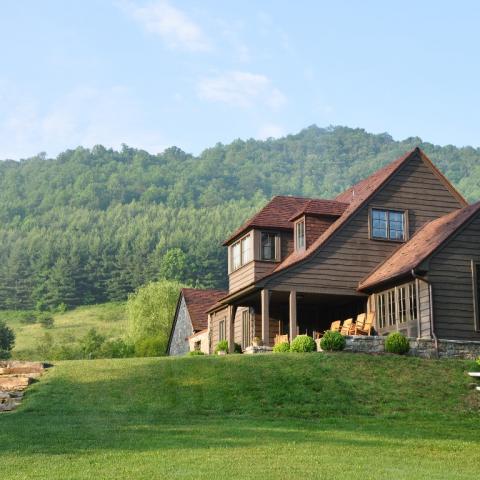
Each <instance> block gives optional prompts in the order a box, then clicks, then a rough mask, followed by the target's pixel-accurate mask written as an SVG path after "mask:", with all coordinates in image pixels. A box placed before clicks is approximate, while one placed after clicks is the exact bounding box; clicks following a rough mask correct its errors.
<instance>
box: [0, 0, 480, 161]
mask: <svg viewBox="0 0 480 480" xmlns="http://www.w3.org/2000/svg"><path fill="white" fill-rule="evenodd" d="M0 52H1V58H0V158H14V159H17V158H22V157H26V156H31V155H34V154H36V153H38V152H41V151H46V152H47V154H48V155H56V154H57V153H59V152H60V151H62V150H64V149H66V148H74V147H76V146H78V145H84V146H92V145H95V144H98V143H102V144H104V145H106V146H113V147H118V146H120V145H121V144H122V143H126V144H128V145H130V146H135V147H142V148H145V149H147V150H149V151H151V152H152V153H156V152H159V151H161V150H163V149H164V148H166V147H168V146H171V145H177V146H179V147H180V148H182V149H184V150H186V151H189V152H193V153H198V152H200V151H201V150H202V149H203V148H205V147H208V146H213V145H214V144H215V143H216V142H219V141H221V142H224V143H225V142H230V141H231V140H233V139H235V138H239V137H240V138H250V137H254V138H267V137H269V136H272V137H278V136H281V135H284V134H286V133H295V132H297V131H298V130H300V129H301V128H304V127H306V126H308V125H311V124H313V123H316V124H317V125H319V126H328V125H347V126H351V127H362V128H365V129H366V130H368V131H371V132H375V133H379V132H389V133H390V134H392V135H393V136H394V138H396V139H403V138H405V137H408V136H417V135H418V136H421V137H422V138H423V139H424V140H427V141H431V142H434V143H438V144H441V145H444V144H448V143H452V144H455V145H458V146H462V145H473V146H480V121H479V120H480V118H479V117H480V2H478V1H473V0H472V1H466V0H465V1H464V0H458V1H455V2H454V1H438V0H437V1H420V0H417V1H406V0H402V1H396V2H395V1H389V2H386V1H368V0H363V1H338V0H336V1H302V0H299V1H296V2H292V1H280V0H276V1H273V0H272V1H260V0H259V1H248V0H242V1H225V0H223V1H209V0H202V1H197V2H194V1H180V0H168V1H167V0H166V1H164V0H152V1H150V2H149V1H146V2H145V1H141V0H125V1H121V0H118V1H115V0H90V1H88V0H82V1H75V2H74V1H65V0H59V1H55V0H42V1H38V0H21V1H6V0H4V1H2V2H1V10H0Z"/></svg>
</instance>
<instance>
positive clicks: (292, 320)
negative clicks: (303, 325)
mask: <svg viewBox="0 0 480 480" xmlns="http://www.w3.org/2000/svg"><path fill="white" fill-rule="evenodd" d="M288 306H289V309H288V319H289V327H290V328H289V329H290V341H291V342H292V341H293V339H294V338H295V337H296V336H297V292H296V290H291V291H290V300H289V305H288Z"/></svg>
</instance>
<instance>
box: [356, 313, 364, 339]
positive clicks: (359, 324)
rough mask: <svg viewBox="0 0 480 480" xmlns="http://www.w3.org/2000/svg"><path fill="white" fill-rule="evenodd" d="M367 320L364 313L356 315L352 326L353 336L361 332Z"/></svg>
mask: <svg viewBox="0 0 480 480" xmlns="http://www.w3.org/2000/svg"><path fill="white" fill-rule="evenodd" d="M366 319H367V314H366V313H361V314H360V315H357V319H356V320H355V325H354V331H353V334H354V335H358V334H359V333H358V332H361V331H362V330H363V327H364V325H365V321H366Z"/></svg>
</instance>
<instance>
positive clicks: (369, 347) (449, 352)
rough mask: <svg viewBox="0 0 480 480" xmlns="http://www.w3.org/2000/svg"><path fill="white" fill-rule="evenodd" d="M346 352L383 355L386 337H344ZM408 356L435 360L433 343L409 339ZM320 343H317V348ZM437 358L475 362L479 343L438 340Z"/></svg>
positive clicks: (479, 352) (479, 347)
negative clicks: (462, 359)
mask: <svg viewBox="0 0 480 480" xmlns="http://www.w3.org/2000/svg"><path fill="white" fill-rule="evenodd" d="M345 338H346V341H347V344H346V347H345V351H346V352H364V353H383V352H385V339H386V337H362V336H355V337H345ZM408 340H409V342H410V351H409V352H408V355H411V356H414V357H422V358H437V352H436V350H435V342H434V340H431V339H424V338H419V339H417V338H409V339H408ZM319 345H320V343H319V342H317V346H318V348H319ZM438 356H439V358H465V359H470V360H475V359H476V358H478V357H480V342H473V341H472V342H469V341H464V340H438Z"/></svg>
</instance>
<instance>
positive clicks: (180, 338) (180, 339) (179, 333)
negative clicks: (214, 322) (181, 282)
mask: <svg viewBox="0 0 480 480" xmlns="http://www.w3.org/2000/svg"><path fill="white" fill-rule="evenodd" d="M226 294H227V292H224V291H223V290H201V289H198V288H182V290H181V292H180V295H179V297H178V302H177V308H176V310H175V316H174V319H173V324H172V329H171V331H170V338H169V339H168V347H167V353H168V355H184V354H185V353H187V352H189V351H190V350H201V351H203V352H204V353H209V341H208V314H207V310H208V309H209V308H211V307H212V306H213V305H214V304H215V303H216V302H217V301H218V300H219V299H220V298H222V297H224V296H225V295H226Z"/></svg>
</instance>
